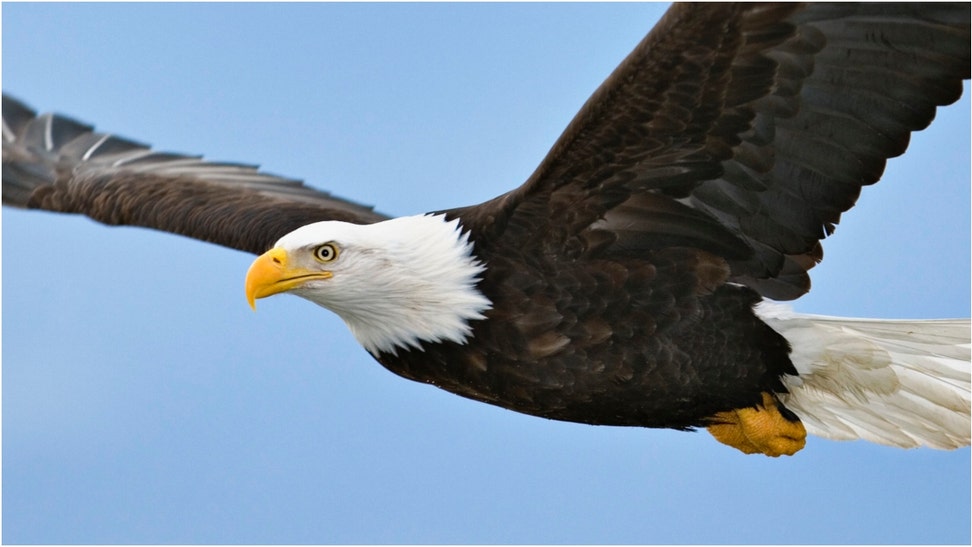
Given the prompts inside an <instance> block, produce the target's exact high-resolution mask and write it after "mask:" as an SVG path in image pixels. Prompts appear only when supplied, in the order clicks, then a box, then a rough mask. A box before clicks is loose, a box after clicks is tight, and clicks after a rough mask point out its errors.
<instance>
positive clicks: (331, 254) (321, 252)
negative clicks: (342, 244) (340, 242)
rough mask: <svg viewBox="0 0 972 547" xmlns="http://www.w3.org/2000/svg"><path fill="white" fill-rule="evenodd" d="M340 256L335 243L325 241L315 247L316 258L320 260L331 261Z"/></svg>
mask: <svg viewBox="0 0 972 547" xmlns="http://www.w3.org/2000/svg"><path fill="white" fill-rule="evenodd" d="M337 256H338V250H337V247H335V246H334V244H333V243H325V244H323V245H321V246H319V247H317V248H315V249H314V258H316V259H317V261H318V262H331V261H333V260H334V259H335V258H337Z"/></svg>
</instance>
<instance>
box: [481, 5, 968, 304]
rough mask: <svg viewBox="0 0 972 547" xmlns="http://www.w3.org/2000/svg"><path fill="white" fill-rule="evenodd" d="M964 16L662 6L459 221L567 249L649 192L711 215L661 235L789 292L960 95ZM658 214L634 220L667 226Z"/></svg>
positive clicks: (938, 8) (898, 10)
mask: <svg viewBox="0 0 972 547" xmlns="http://www.w3.org/2000/svg"><path fill="white" fill-rule="evenodd" d="M969 21H970V9H969V5H968V4H927V3H924V4H901V3H894V4H887V3H881V4H861V5H858V4H843V3H842V4H807V5H802V4H773V5H762V4H741V5H739V4H735V5H734V4H688V5H675V6H673V7H672V8H671V9H670V10H669V11H668V12H667V13H666V14H665V16H664V17H663V18H662V19H661V21H660V22H659V23H658V24H657V25H656V26H655V28H654V29H652V31H651V33H650V34H648V36H647V37H646V38H645V39H644V40H643V41H642V42H641V43H640V44H639V45H638V46H637V47H636V48H635V50H634V51H633V52H632V53H631V54H630V55H629V56H628V57H627V58H626V59H625V60H624V62H622V63H621V65H620V66H619V67H618V68H617V69H616V70H615V71H614V72H613V73H612V74H611V76H609V77H608V78H607V80H606V81H605V82H604V83H603V84H602V85H601V86H600V87H599V88H598V89H597V91H595V93H594V94H593V95H592V97H591V98H590V99H589V100H588V101H587V103H585V105H584V106H583V107H582V108H581V110H580V112H579V113H578V114H577V116H576V117H575V118H574V119H573V120H572V121H571V123H570V124H569V125H568V127H567V129H566V131H565V132H564V133H563V135H562V136H561V137H560V138H559V139H558V140H557V142H556V143H555V144H554V146H553V147H552V148H551V150H550V152H549V153H548V155H547V157H546V158H545V159H544V160H543V162H542V163H541V164H540V165H539V167H538V168H537V170H536V171H535V172H534V173H533V175H532V176H531V177H530V178H529V179H528V180H527V182H526V183H524V184H523V185H522V186H521V187H519V188H517V189H515V190H513V191H512V192H510V193H508V194H506V195H504V196H501V197H500V198H497V199H496V200H493V201H491V202H487V203H485V204H483V205H481V206H480V208H481V209H480V210H479V211H476V212H474V213H473V215H474V216H475V215H478V216H479V217H480V218H482V219H488V221H489V222H496V221H497V220H498V222H496V227H495V228H494V229H495V230H496V231H497V232H500V231H503V230H506V229H508V228H510V227H514V228H517V227H524V226H534V233H536V231H537V230H536V228H535V226H536V224H537V223H538V222H543V221H544V219H542V218H538V217H539V216H540V215H545V216H546V220H547V221H548V222H549V226H548V229H546V230H541V231H540V232H541V233H545V234H547V239H546V240H545V241H542V242H538V243H540V244H545V245H548V246H556V245H567V246H568V248H570V245H571V244H570V240H571V239H572V238H580V239H582V240H583V239H585V238H586V237H587V236H586V235H585V231H587V230H591V229H597V230H599V231H602V232H603V231H605V230H607V231H610V230H612V229H616V230H617V232H618V234H619V237H620V236H621V235H623V236H624V237H625V238H626V239H628V240H630V239H631V238H632V237H633V236H632V234H631V233H630V230H628V232H629V233H627V234H621V232H622V231H624V230H625V229H626V228H630V226H631V225H632V224H631V222H630V214H626V215H614V217H617V218H620V217H625V219H626V220H625V224H624V225H623V226H622V225H617V226H615V225H614V224H612V222H611V221H610V219H611V218H612V215H611V214H610V211H611V210H612V209H613V208H615V207H620V206H623V205H628V204H627V201H628V200H635V201H637V200H641V201H644V198H643V197H640V198H639V197H637V196H644V195H646V194H651V195H653V196H655V198H654V199H657V200H663V199H668V200H672V201H678V202H680V203H681V204H683V205H685V206H688V207H690V208H693V209H695V210H696V211H697V212H699V213H702V214H703V215H705V216H707V217H709V218H710V219H711V220H712V222H710V223H708V224H707V225H705V226H704V228H701V227H700V228H699V229H698V230H696V231H694V232H693V233H692V234H691V237H690V238H687V239H682V240H680V241H675V242H674V243H675V244H677V243H681V244H684V245H691V246H698V245H699V241H698V240H699V237H700V236H701V237H703V238H707V239H708V245H707V247H704V248H707V250H710V251H711V250H713V249H719V248H721V249H722V252H723V256H724V257H726V258H727V259H728V261H729V263H730V265H731V267H732V272H733V280H734V281H736V282H740V283H744V284H747V285H749V286H751V287H753V288H755V289H756V290H758V291H759V292H760V293H762V294H763V295H764V296H767V297H771V298H776V299H792V298H796V297H798V296H800V295H802V294H804V293H805V292H806V291H807V290H809V287H810V279H809V275H808V273H807V271H808V270H809V269H810V268H812V267H813V266H814V265H815V264H816V263H817V262H818V261H819V260H820V259H821V258H822V247H821V245H820V241H821V240H822V239H823V238H824V237H826V236H828V235H830V234H831V233H832V232H833V231H834V228H835V226H836V224H837V223H838V222H839V220H840V216H841V214H842V213H843V212H845V211H847V210H848V209H850V208H851V207H852V206H853V205H854V203H855V201H856V200H857V198H858V196H859V194H860V191H861V188H862V186H864V185H868V184H872V183H874V182H876V181H877V180H878V179H879V178H880V177H881V175H882V173H883V170H884V166H885V162H886V160H887V159H888V158H890V157H894V156H897V155H900V154H902V153H903V152H904V151H905V149H906V148H907V146H908V141H909V138H910V134H911V132H912V131H918V130H921V129H923V128H925V127H926V126H927V125H928V124H929V123H930V122H931V120H932V119H933V118H934V115H935V109H936V107H938V106H941V105H946V104H950V103H952V102H954V101H955V100H957V99H958V98H959V97H960V95H961V93H962V80H963V79H967V78H968V77H969V65H970V54H969V52H970V47H969V43H970V22H969ZM537 201H546V202H549V203H550V204H551V205H550V206H547V207H540V206H538V205H537V204H536V202H537ZM557 206H560V207H561V208H559V209H558V208H557ZM657 208H658V207H655V209H657ZM631 209H632V207H628V210H629V212H630V210H631ZM650 212H651V211H650V209H646V210H645V213H646V214H649V213H650ZM524 217H527V218H524ZM682 219H684V216H683V217H682ZM680 221H681V220H676V222H680ZM660 223H664V219H654V220H653V221H652V222H645V223H643V225H644V226H645V229H646V230H659V229H660V230H661V232H662V233H664V232H666V231H667V232H677V231H679V229H678V227H675V228H674V229H666V228H664V227H660V226H659V224H660ZM592 227H593V228H592ZM732 238H736V239H738V240H739V244H738V245H728V246H726V242H727V241H729V240H730V239H732ZM643 239H644V240H645V241H649V240H651V239H652V238H651V237H650V234H646V235H645V236H644V237H643ZM655 239H656V240H657V239H658V238H655ZM669 244H673V242H672V241H669ZM740 245H742V246H744V247H746V248H748V249H749V252H748V253H743V255H742V256H740V253H738V248H739V246H740Z"/></svg>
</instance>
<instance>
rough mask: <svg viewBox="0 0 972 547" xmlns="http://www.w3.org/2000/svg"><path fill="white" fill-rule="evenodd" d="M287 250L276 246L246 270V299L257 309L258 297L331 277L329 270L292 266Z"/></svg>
mask: <svg viewBox="0 0 972 547" xmlns="http://www.w3.org/2000/svg"><path fill="white" fill-rule="evenodd" d="M287 262H288V255H287V251H285V250H283V249H280V248H275V249H270V250H269V251H267V252H265V253H263V254H262V255H260V256H259V257H257V259H256V260H254V261H253V264H251V265H250V269H249V270H248V271H247V272H246V301H247V302H249V303H250V307H251V308H253V309H254V310H256V299H257V298H265V297H267V296H273V295H275V294H277V293H281V292H285V291H289V290H291V289H293V288H295V287H298V286H300V285H302V284H304V283H306V282H308V281H311V280H314V279H330V278H331V277H333V276H334V274H332V273H331V272H329V271H324V270H316V271H315V270H308V269H306V268H291V267H289V266H288V265H287Z"/></svg>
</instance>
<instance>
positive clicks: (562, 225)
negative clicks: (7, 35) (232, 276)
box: [3, 4, 970, 456]
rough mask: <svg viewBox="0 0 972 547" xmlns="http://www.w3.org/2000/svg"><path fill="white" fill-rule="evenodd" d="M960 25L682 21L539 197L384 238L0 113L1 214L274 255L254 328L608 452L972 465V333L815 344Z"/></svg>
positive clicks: (576, 123)
mask: <svg viewBox="0 0 972 547" xmlns="http://www.w3.org/2000/svg"><path fill="white" fill-rule="evenodd" d="M969 15H970V9H969V5H968V4H918V5H912V4H865V5H852V4H835V5H826V4H810V5H798V4H774V5H759V4H743V5H734V4H710V5H676V6H673V7H672V8H671V9H670V10H669V12H668V13H667V14H666V15H665V17H664V18H663V19H662V20H661V21H660V22H659V23H658V25H656V27H655V28H654V29H653V30H652V31H651V33H650V34H649V35H648V36H647V37H646V38H645V39H644V40H643V41H642V42H641V44H639V45H638V46H637V47H636V49H635V50H634V51H633V52H632V53H631V54H630V55H629V56H628V57H627V58H626V59H625V60H624V61H623V62H622V63H621V65H620V66H619V67H618V68H617V69H616V70H615V72H614V73H613V74H612V75H611V76H610V77H609V78H608V79H607V80H606V81H605V82H604V84H602V85H601V87H600V88H598V90H597V91H595V93H594V95H593V96H592V97H591V98H590V99H589V100H588V102H587V103H586V104H585V105H584V106H583V107H582V109H581V111H580V112H579V113H578V114H577V116H576V117H575V118H574V120H573V121H572V122H571V123H570V124H569V126H568V127H567V129H566V130H565V132H564V134H563V135H562V136H561V137H560V139H558V141H557V142H556V143H555V144H554V146H553V148H552V149H551V151H550V153H549V154H548V155H547V157H546V158H545V159H544V160H543V161H542V162H541V164H540V166H539V167H538V168H537V170H536V171H535V172H534V174H533V175H532V176H531V177H530V178H529V179H528V180H527V181H526V182H525V183H524V184H523V185H521V186H520V187H518V188H516V189H514V190H511V191H510V192H508V193H506V194H504V195H502V196H499V197H497V198H495V199H493V200H490V201H488V202H486V203H483V204H480V205H477V206H472V207H463V208H457V209H451V210H446V211H435V212H431V213H429V214H426V215H418V216H412V217H402V218H396V219H389V218H387V217H386V216H384V215H381V214H378V213H375V212H374V211H372V210H371V209H370V208H368V207H365V206H362V205H359V204H356V203H353V202H350V201H347V200H344V199H341V198H337V197H335V196H331V195H328V194H326V193H323V192H320V191H317V190H314V189H312V188H310V187H307V186H304V185H302V184H301V183H300V182H297V181H294V180H290V179H284V178H281V177H276V176H273V175H268V174H265V173H261V172H259V171H257V170H256V169H255V168H253V167H248V166H243V165H237V164H217V163H212V162H207V161H204V160H202V159H200V158H197V157H187V156H182V155H175V154H165V153H158V152H154V151H151V150H150V149H149V148H148V147H146V146H144V145H141V144H139V143H136V142H133V141H129V140H126V139H122V138H119V137H116V136H110V135H107V134H101V133H96V132H94V131H93V130H92V128H91V127H89V126H87V125H84V124H81V123H79V122H76V121H73V120H71V119H69V118H65V117H62V116H58V115H50V114H47V115H42V116H37V115H36V114H35V113H34V112H33V111H32V110H31V109H29V108H28V107H26V106H25V105H24V104H22V103H20V102H18V101H17V100H15V99H13V98H10V97H7V96H5V97H4V102H3V200H4V203H6V204H9V205H13V206H18V207H27V208H41V209H47V210H51V211H59V212H73V213H82V214H85V215H87V216H89V217H91V218H94V219H96V220H99V221H101V222H105V223H108V224H129V225H138V226H146V227H151V228H156V229H161V230H166V231H170V232H174V233H179V234H183V235H187V236H190V237H194V238H198V239H202V240H205V241H211V242H214V243H217V244H221V245H225V246H229V247H233V248H237V249H241V250H244V251H249V252H253V253H256V254H261V256H260V257H259V258H258V259H257V260H256V261H255V262H254V264H253V266H252V267H251V269H250V272H249V273H248V276H247V280H246V291H247V297H248V298H249V299H250V301H251V303H253V302H254V301H255V299H257V298H262V297H266V296H270V295H273V294H277V293H280V292H291V293H294V294H297V295H299V296H301V297H304V298H306V299H308V300H311V301H313V302H315V303H317V304H320V305H322V306H324V307H327V308H329V309H331V310H332V311H334V312H335V313H337V314H338V315H339V316H341V318H342V319H344V321H345V322H346V323H347V324H348V326H349V327H350V328H351V331H352V333H353V334H354V336H355V337H356V338H357V339H358V341H359V342H360V343H361V344H362V345H363V346H364V347H365V348H366V349H367V350H368V351H369V352H370V353H371V354H372V355H373V356H374V357H375V358H376V359H377V360H378V361H379V362H381V363H382V364H383V365H384V366H385V367H386V368H388V369H389V370H391V371H393V372H395V373H397V374H400V375H402V376H404V377H407V378H410V379H414V380H417V381H422V382H427V383H431V384H434V385H436V386H439V387H441V388H443V389H446V390H449V391H452V392H454V393H457V394H459V395H463V396H466V397H469V398H473V399H476V400H480V401H484V402H488V403H491V404H496V405H500V406H503V407H506V408H510V409H513V410H517V411H520V412H525V413H529V414H534V415H538V416H544V417H548V418H554V419H560V420H569V421H576V422H583V423H592V424H613V425H637V426H647V427H670V428H679V429H688V428H694V427H707V428H709V430H710V432H711V433H712V434H713V435H714V436H715V437H716V438H717V439H719V440H720V441H722V442H725V443H727V444H730V445H731V446H734V447H736V448H738V449H740V450H742V451H744V452H750V453H763V454H767V455H772V456H776V455H781V454H792V453H794V452H796V451H797V450H799V449H801V448H802V447H803V445H804V442H805V436H806V432H807V431H809V432H810V433H813V434H817V435H821V436H824V437H830V438H840V439H845V438H864V439H868V440H871V441H874V442H879V443H883V444H890V445H896V446H922V445H924V446H932V447H937V448H954V447H958V446H964V445H968V444H969V430H970V420H969V415H970V402H969V399H970V398H969V391H970V380H969V368H970V366H969V322H968V321H967V320H954V321H938V322H889V321H876V320H852V319H839V318H826V317H812V316H804V315H798V314H794V313H792V312H789V311H787V310H782V309H780V308H778V307H776V306H774V305H772V303H771V302H769V301H768V300H766V299H772V300H791V299H794V298H797V297H799V296H800V295H802V294H804V293H805V292H806V291H807V290H808V289H809V284H810V281H809V275H808V270H809V269H811V268H812V267H813V266H814V265H815V264H816V263H817V262H818V261H819V260H820V259H821V257H822V250H821V246H820V240H821V239H822V238H823V237H825V236H826V235H829V234H830V233H831V232H832V231H833V229H834V227H835V225H836V224H837V222H838V221H839V219H840V215H841V214H842V213H843V212H844V211H846V210H848V209H849V208H850V207H851V206H852V205H853V204H854V202H855V200H856V199H857V196H858V195H859V192H860V189H861V187H862V186H863V185H867V184H871V183H874V182H876V181H877V180H878V179H879V178H880V176H881V174H882V172H883V169H884V165H885V161H886V159H887V158H889V157H893V156H896V155H900V154H901V153H903V152H904V151H905V149H906V147H907V143H908V139H909V137H910V133H911V132H912V131H917V130H920V129H922V128H924V127H926V126H927V125H928V124H929V123H930V122H931V120H932V119H933V117H934V114H935V109H936V107H937V106H940V105H945V104H949V103H951V102H954V101H955V100H957V99H958V98H959V96H960V95H961V92H962V80H964V79H967V78H968V77H969V63H970V59H969V49H970V47H969V46H970V37H969V27H970V25H969V19H970V17H969Z"/></svg>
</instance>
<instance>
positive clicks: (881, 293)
mask: <svg viewBox="0 0 972 547" xmlns="http://www.w3.org/2000/svg"><path fill="white" fill-rule="evenodd" d="M664 7H665V6H664V5H659V4H608V5H600V4H598V5H591V4H570V5H563V4H525V5H524V4H501V5H491V4H463V5H451V4H421V5H416V4H392V5H389V4H340V5H327V4H325V5H318V4H282V5H279V4H278V5H262V4H248V5H235V4H170V5H151V4H137V5H135V4H9V3H6V4H4V5H3V6H2V25H3V33H2V40H3V43H2V46H3V65H2V69H3V89H4V91H5V92H8V93H12V94H14V95H15V96H17V97H19V98H21V99H22V100H24V101H26V102H27V103H28V104H30V105H32V106H33V107H34V108H36V109H38V110H41V111H48V110H57V111H59V112H62V113H65V114H70V115H72V116H75V117H77V118H79V119H81V120H83V121H86V122H89V123H93V124H95V125H96V126H97V127H98V128H99V129H101V130H105V131H110V132H114V133H117V134H119V135H122V136H126V137H129V138H132V139H135V140H139V141H142V142H147V143H151V144H153V145H154V146H155V147H156V148H158V149H162V150H171V151H177V152H186V153H201V154H205V155H206V157H207V158H211V159H217V160H229V161H242V162H247V163H257V164H260V165H262V166H263V168H264V169H265V170H267V171H269V172H273V173H279V174H282V175H287V176H292V177H297V178H302V179H304V180H306V181H308V183H310V184H312V185H314V186H316V187H319V188H323V189H327V190H329V191H331V192H333V193H335V194H337V195H340V196H344V197H348V198H352V199H355V200H357V201H360V202H363V203H370V204H375V205H376V207H377V209H378V210H380V211H383V212H386V213H389V214H394V215H402V214H412V213H418V212H423V211H428V210H436V209H441V208H447V207H452V206H457V205H465V204H473V203H479V202H481V201H484V200H487V199H489V198H491V197H494V196H496V195H498V194H500V193H502V192H505V191H507V190H509V189H510V188H512V187H515V186H516V185H518V184H520V182H522V181H523V180H525V179H526V178H527V177H528V176H529V174H530V173H531V172H532V170H533V169H534V168H535V167H536V165H537V164H538V163H539V162H540V160H541V159H542V158H543V156H544V154H545V153H546V151H547V149H548V148H549V147H550V145H551V144H552V143H553V142H554V140H555V139H556V137H557V136H558V135H559V134H560V132H561V131H562V130H563V128H564V127H565V126H566V124H567V123H568V122H569V121H570V119H571V118H572V117H573V115H574V113H575V112H576V111H577V110H578V108H579V107H580V106H581V104H582V103H583V102H584V101H585V100H586V98H587V97H588V96H589V94H590V93H591V92H592V91H593V90H594V89H595V88H596V87H597V85H598V84H600V82H601V81H602V80H603V79H604V78H605V77H606V76H607V75H608V74H609V73H610V71H611V70H612V69H613V68H614V67H615V66H616V65H617V63H618V62H620V61H621V59H622V58H624V56H625V55H627V53H628V52H629V51H630V50H631V48H632V47H633V46H634V45H635V44H636V43H637V42H638V41H639V40H640V39H641V38H642V37H643V36H644V34H645V33H646V32H647V31H648V30H649V29H650V28H651V27H652V25H653V24H654V22H655V20H656V19H657V18H658V17H659V16H660V14H661V13H662V11H663V9H664ZM966 90H967V91H968V88H966ZM938 118H939V119H937V120H936V122H935V123H934V124H933V125H932V127H931V128H930V129H929V130H927V131H925V132H922V133H919V134H916V135H914V136H913V138H912V145H911V147H910V149H909V151H908V152H907V153H906V155H905V156H904V157H902V158H898V159H894V160H891V161H890V162H889V166H888V169H887V171H886V176H885V178H884V180H882V181H881V182H880V183H879V184H878V185H876V186H874V187H871V188H867V189H865V191H864V192H863V195H862V197H861V199H860V201H859V204H858V206H857V207H855V209H853V210H852V211H851V212H849V213H847V214H846V215H845V217H844V220H843V221H842V222H841V224H840V226H839V227H838V230H837V233H836V235H835V236H834V237H833V238H831V239H828V240H827V241H825V242H824V248H825V259H824V261H823V263H822V264H821V265H820V266H818V267H817V268H816V269H815V270H814V271H813V280H814V289H813V291H812V292H811V293H810V294H809V295H807V296H806V297H804V298H802V299H800V300H799V301H798V302H797V303H796V304H795V307H796V309H797V310H798V311H802V312H808V313H823V314H830V315H845V316H859V317H881V318H939V317H968V316H969V302H970V295H969V285H970V279H969V278H970V275H969V264H970V252H969V250H970V239H969V234H970V222H969V217H970V213H969V211H970V208H969V204H970V197H969V180H970V175H969V164H970V161H969V148H970V145H969V101H968V96H967V94H966V96H964V97H963V99H962V100H961V101H960V102H959V103H957V104H956V105H953V106H951V107H949V108H946V109H942V110H940V111H939V116H938ZM2 222H3V223H2V226H3V236H2V237H3V253H2V258H3V261H2V272H3V333H2V334H3V348H2V357H3V378H2V380H3V477H2V478H3V541H4V542H6V543H77V542H85V543H113V542H123V543H143V542H146V543H171V542H174V543H210V542H220V543H304V542H311V543H331V542H338V543H398V542H408V543H441V542H448V543H506V542H516V543H535V542H539V543H563V542H568V543H712V542H715V543H964V544H967V543H969V541H970V533H969V530H970V517H969V515H970V503H969V492H970V491H969V483H970V477H969V468H970V451H969V449H968V448H964V449H961V450H957V451H952V452H940V451H934V450H925V449H922V450H900V449H893V448H887V447H881V446H876V445H872V444H867V443H864V442H832V441H826V440H822V439H817V438H812V439H810V441H809V442H808V445H807V448H806V449H805V450H804V451H802V452H800V453H799V454H797V455H796V456H795V457H793V458H783V459H770V458H764V457H756V456H744V455H742V454H740V453H739V452H736V451H735V450H733V449H730V448H728V447H725V446H723V445H720V444H718V443H717V442H715V441H714V440H713V439H712V438H711V437H710V436H709V435H708V434H707V433H704V432H701V433H694V434H693V433H680V432H673V431H663V430H659V431H656V430H645V429H628V428H610V427H590V426H584V425H578V424H568V423H559V422H553V421H547V420H543V419H539V418H533V417H529V416H524V415H520V414H516V413H513V412H510V411H506V410H503V409H500V408H496V407H492V406H488V405H484V404H480V403H476V402H472V401H468V400H465V399H462V398H459V397H456V396H454V395H451V394H448V393H446V392H444V391H440V390H437V389H434V388H431V387H428V386H424V385H419V384H416V383H413V382H409V381H406V380H404V379H401V378H398V377H396V376H394V375H393V374H390V373H389V372H387V371H386V370H384V369H383V368H382V367H381V366H380V365H378V364H377V363H375V362H374V361H373V360H372V359H371V358H370V357H369V356H368V355H367V354H366V352H365V351H364V350H362V349H361V348H360V347H359V346H358V345H357V343H356V342H355V341H354V339H353V338H352V336H351V334H350V333H349V332H348V331H347V329H346V327H345V326H344V325H343V323H341V322H340V320H338V319H337V318H336V317H335V316H334V315H332V314H330V313H329V312H326V311H325V310H322V309H319V308H317V307H316V306H314V305H312V304H310V303H307V302H305V301H302V300H300V299H298V298H295V297H290V296H287V297H278V298H273V299H269V300H264V301H261V302H260V303H259V306H258V311H257V313H255V314H254V313H253V312H251V311H250V310H249V308H248V307H247V305H246V302H245V299H244V296H243V276H244V274H245V272H246V269H247V267H248V266H249V263H250V261H251V260H252V257H251V256H249V255H246V254H244V253H241V252H237V251H232V250H228V249H223V248H219V247H216V246H214V245H209V244H205V243H200V242H195V241H191V240H188V239H186V238H183V237H178V236H173V235H168V234H163V233H157V232H151V231H148V230H143V229H134V228H108V227H105V226H102V225H99V224H96V223H94V222H92V221H90V220H87V219H84V218H79V217H71V216H63V215H53V214H48V213H39V212H22V211H17V210H10V209H7V208H5V209H4V210H3V221H2Z"/></svg>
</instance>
